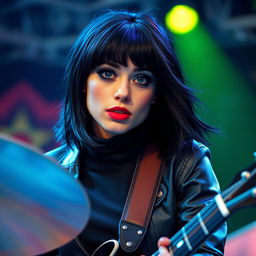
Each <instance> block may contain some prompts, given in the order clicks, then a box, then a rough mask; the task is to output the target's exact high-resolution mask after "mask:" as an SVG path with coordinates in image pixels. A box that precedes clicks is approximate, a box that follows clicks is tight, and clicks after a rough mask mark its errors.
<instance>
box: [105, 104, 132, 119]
mask: <svg viewBox="0 0 256 256" xmlns="http://www.w3.org/2000/svg"><path fill="white" fill-rule="evenodd" d="M106 111H107V113H108V115H109V116H110V117H111V118H112V119H114V120H126V119H128V118H129V117H130V116H131V113H130V111H129V110H128V109H126V108H122V107H113V108H108V109H107V110H106Z"/></svg>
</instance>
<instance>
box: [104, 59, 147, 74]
mask: <svg viewBox="0 0 256 256" xmlns="http://www.w3.org/2000/svg"><path fill="white" fill-rule="evenodd" d="M105 64H107V65H110V66H112V67H114V68H119V67H120V66H121V64H119V63H117V62H114V61H111V60H110V61H108V62H107V63H105ZM103 65H104V64H103ZM134 71H148V72H150V73H152V72H151V71H150V70H148V69H147V68H143V67H136V68H135V69H134Z"/></svg>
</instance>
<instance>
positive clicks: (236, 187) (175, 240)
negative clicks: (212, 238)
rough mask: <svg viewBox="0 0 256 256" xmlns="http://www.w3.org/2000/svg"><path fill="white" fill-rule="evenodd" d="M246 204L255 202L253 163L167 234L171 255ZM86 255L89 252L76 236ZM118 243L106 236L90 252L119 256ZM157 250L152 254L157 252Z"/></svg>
mask: <svg viewBox="0 0 256 256" xmlns="http://www.w3.org/2000/svg"><path fill="white" fill-rule="evenodd" d="M249 206H251V207H252V206H256V163H254V164H253V165H251V166H250V167H248V169H247V171H243V172H242V173H241V178H240V179H239V180H238V181H236V182H235V183H233V184H232V185H231V186H229V187H228V188H227V189H226V190H225V191H223V192H222V193H221V194H218V195H217V196H215V198H214V200H212V201H211V203H209V204H208V205H206V206H205V207H204V208H203V209H202V210H201V211H200V212H198V213H197V215H195V216H194V217H193V218H192V219H191V220H190V221H189V222H188V223H187V224H186V225H185V226H183V227H182V229H181V230H180V231H178V232H177V233H176V234H175V235H174V236H173V237H171V238H170V242H171V245H170V246H169V251H170V254H171V255H172V256H187V255H190V254H192V253H193V252H194V251H195V250H196V249H197V248H198V246H200V245H201V244H202V243H203V242H204V241H205V240H206V238H207V237H208V236H209V235H211V234H212V233H213V232H214V231H215V230H216V229H217V228H218V227H219V226H220V225H221V224H222V223H223V222H224V221H225V220H226V219H227V218H228V217H229V216H230V215H231V214H233V213H234V212H235V211H237V210H239V209H241V208H243V207H249ZM76 241H77V243H78V245H79V246H80V248H81V249H82V250H83V251H84V253H85V255H87V256H89V254H88V253H87V252H86V251H85V249H84V248H83V245H82V244H81V242H80V241H79V239H78V238H76ZM118 248H119V243H118V241H116V240H108V241H106V242H105V243H103V244H102V245H101V246H100V247H98V248H97V250H96V251H95V252H94V253H93V254H92V255H91V256H114V255H116V256H118ZM158 255H159V252H158V251H156V252H155V253H154V254H152V256H158Z"/></svg>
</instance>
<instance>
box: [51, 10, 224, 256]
mask: <svg viewBox="0 0 256 256" xmlns="http://www.w3.org/2000/svg"><path fill="white" fill-rule="evenodd" d="M65 82H66V86H67V88H66V96H65V101H64V105H63V111H62V115H61V118H60V121H59V123H58V126H57V129H56V131H57V135H58V138H59V139H61V141H62V142H63V145H62V146H61V147H59V148H57V149H55V150H53V151H51V152H49V153H48V155H49V156H51V157H54V158H56V159H57V160H58V162H59V163H60V164H61V165H62V166H63V167H64V168H67V169H68V171H69V172H70V173H71V174H72V175H74V176H75V177H76V178H78V179H79V180H80V182H81V183H82V184H83V186H84V187H85V189H86V191H87V193H88V195H89V198H90V201H91V207H92V210H91V216H90V220H89V223H88V225H87V226H86V228H85V229H84V230H83V231H82V233H81V234H80V235H79V236H78V237H77V238H75V239H74V240H73V241H72V242H70V243H68V244H66V245H64V246H63V247H61V248H59V249H58V255H69V256H70V255H91V254H92V253H93V251H94V250H95V249H96V248H97V247H98V246H99V245H100V244H102V243H103V242H104V241H106V240H109V239H116V240H118V239H119V235H118V227H119V222H120V218H121V215H122V211H123V208H124V204H125V200H126V196H127V193H128V190H129V187H130V183H131V180H132V177H133V174H134V169H135V166H136V163H137V162H138V159H139V157H140V156H141V154H142V153H143V152H144V151H145V149H146V148H147V147H148V146H151V147H152V146H153V147H154V148H155V149H156V150H157V151H158V152H159V155H160V156H161V158H162V159H164V160H165V169H164V174H163V177H162V179H161V184H160V189H159V192H158V196H157V200H156V203H155V206H154V209H153V213H152V216H151V218H150V222H149V225H148V227H147V231H146V234H145V237H144V238H143V241H142V242H141V244H140V245H139V247H138V248H137V249H136V250H135V251H133V252H132V253H127V252H125V250H122V248H121V249H120V250H119V254H118V255H133V256H134V255H141V254H144V255H151V254H152V253H154V251H156V250H157V242H158V240H159V238H160V237H162V236H166V237H171V236H172V235H173V234H175V233H176V232H177V231H178V230H179V229H181V228H182V226H183V225H184V224H186V223H187V222H188V221H189V220H190V219H191V218H192V217H193V216H194V215H196V214H197V213H198V212H199V211H200V210H201V209H202V208H203V207H204V206H205V205H206V204H208V203H209V202H210V201H211V200H212V199H213V197H214V196H216V195H217V194H218V193H219V185H218V182H217V180H216V177H215V174H214V172H213V170H212V167H211V164H210V160H209V158H210V153H209V150H208V148H207V147H206V146H204V144H206V143H207V142H206V139H205V135H206V134H207V133H209V132H214V131H215V130H214V128H212V127H210V126H209V125H207V124H205V123H204V122H202V121H200V120H199V119H198V117H197V116H196V114H195V111H194V104H195V103H196V101H197V99H196V98H195V96H194V95H193V93H192V91H191V89H190V88H188V87H187V86H186V84H185V80H184V77H183V75H182V71H181V68H180V66H179V63H178V60H177V58H176V55H175V52H174V49H173V44H172V41H171V40H170V39H169V37H168V36H167V34H166V32H165V31H164V29H163V28H162V27H161V26H160V25H159V24H158V22H157V21H156V20H155V18H153V17H151V16H149V15H148V14H145V13H130V12H126V11H108V12H106V13H105V14H103V15H101V16H99V17H97V18H95V19H94V20H92V21H91V22H90V24H88V25H87V26H86V28H85V29H84V30H83V32H82V33H81V35H80V37H79V38H78V40H77V41H76V43H75V44H74V46H73V48H72V50H71V52H70V54H69V56H68V63H67V67H66V72H65ZM145 179H147V177H145ZM138 207H140V206H139V205H138ZM225 235H226V227H225V225H223V226H222V227H221V228H219V229H218V230H216V232H214V233H213V234H212V235H211V236H209V238H208V239H207V240H206V241H205V242H204V243H203V244H202V245H201V246H200V247H198V248H197V249H196V252H195V253H196V254H195V255H223V247H224V239H225ZM161 241H162V240H160V244H161V245H167V244H166V243H165V242H164V243H162V242H161ZM164 253H165V254H163V255H166V252H164ZM168 254H169V253H168V252H167V255H168Z"/></svg>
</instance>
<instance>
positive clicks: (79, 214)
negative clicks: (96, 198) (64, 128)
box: [0, 134, 90, 256]
mask: <svg viewBox="0 0 256 256" xmlns="http://www.w3.org/2000/svg"><path fill="white" fill-rule="evenodd" d="M89 212H90V203H89V199H88V196H87V194H86V192H85V190H84V188H83V187H82V185H81V184H80V183H79V181H77V180H75V179H74V178H73V177H71V176H70V174H69V173H68V172H67V171H66V170H64V169H63V168H61V167H60V166H59V165H58V164H57V163H55V162H53V161H51V160H50V159H48V158H46V157H45V156H43V154H42V152H40V151H39V150H38V149H36V148H33V147H32V146H27V145H25V144H23V143H21V142H18V141H17V140H15V139H13V138H11V137H9V136H6V135H3V134H0V255H1V256H7V255H8V256H14V255H15V256H17V255H26V256H27V255H28V256H29V255H37V254H42V253H45V252H48V251H50V250H53V249H55V248H58V247H60V246H62V245H64V244H65V243H67V242H69V241H71V240H72V239H73V238H75V237H76V236H77V235H78V234H79V233H80V232H81V231H82V230H83V229H84V227H85V225H86V223H87V221H88V219H89Z"/></svg>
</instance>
